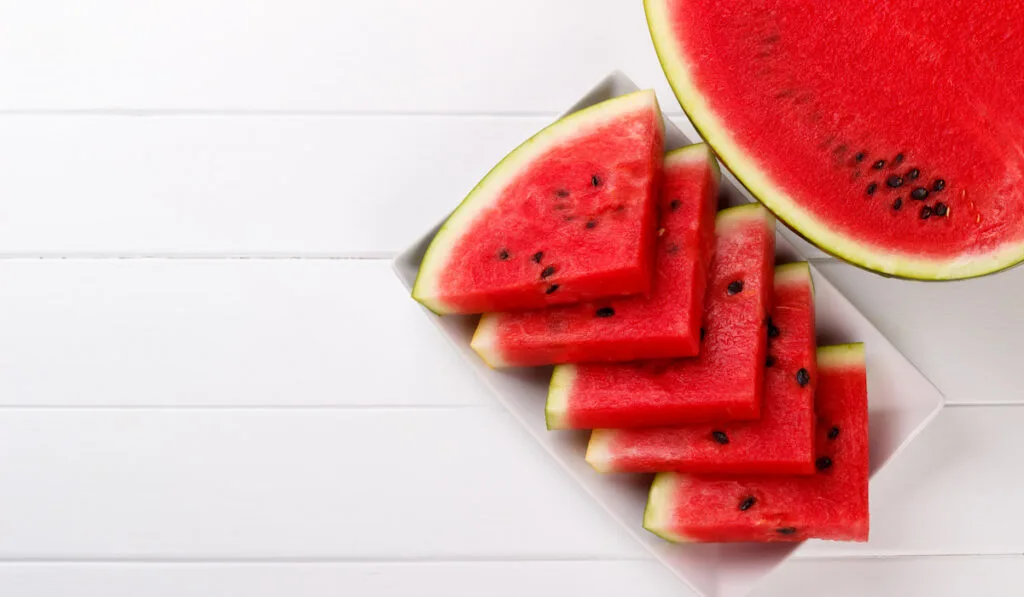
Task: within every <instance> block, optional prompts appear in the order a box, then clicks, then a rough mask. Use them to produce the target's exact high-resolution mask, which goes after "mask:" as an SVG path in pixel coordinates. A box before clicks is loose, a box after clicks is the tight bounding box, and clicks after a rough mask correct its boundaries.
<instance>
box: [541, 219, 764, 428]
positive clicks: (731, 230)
mask: <svg viewBox="0 0 1024 597" xmlns="http://www.w3.org/2000/svg"><path fill="white" fill-rule="evenodd" d="M774 257H775V219H774V218H773V217H772V215H771V213H770V212H768V210H766V209H764V208H763V207H761V206H760V205H745V206H741V207H733V208H730V209H727V210H724V211H721V212H719V213H718V215H717V217H716V218H715V251H714V256H713V257H712V260H711V268H710V272H709V276H708V287H707V293H706V297H705V306H704V327H703V329H704V332H705V333H704V340H703V345H702V346H701V352H700V355H698V356H697V357H691V358H685V359H672V360H668V359H663V360H654V361H639V362H635V363H614V364H612V363H584V364H579V365H558V366H556V367H555V372H554V375H552V378H551V388H550V390H549V392H548V401H547V409H546V418H547V424H548V428H550V429H595V428H627V427H652V426H665V425H683V424H687V423H695V422H700V421H718V420H729V419H737V420H750V419H757V418H758V417H759V416H760V414H761V392H762V386H763V379H764V374H763V372H764V362H765V344H766V339H767V338H766V336H767V328H768V326H767V319H768V313H769V309H770V306H771V305H770V299H771V287H772V264H773V261H774Z"/></svg>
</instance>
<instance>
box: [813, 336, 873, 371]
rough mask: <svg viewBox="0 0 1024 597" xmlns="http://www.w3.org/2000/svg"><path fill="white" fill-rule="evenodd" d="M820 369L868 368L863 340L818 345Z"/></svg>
mask: <svg viewBox="0 0 1024 597" xmlns="http://www.w3.org/2000/svg"><path fill="white" fill-rule="evenodd" d="M817 359H818V370H819V371H820V370H822V369H842V368H857V369H866V359H867V355H866V351H865V348H864V343H863V342H853V343H850V344H833V345H831V346H819V347H818V356H817Z"/></svg>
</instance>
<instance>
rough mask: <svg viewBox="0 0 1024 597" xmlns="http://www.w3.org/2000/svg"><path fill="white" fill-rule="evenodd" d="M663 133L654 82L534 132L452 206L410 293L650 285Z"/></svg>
mask: <svg viewBox="0 0 1024 597" xmlns="http://www.w3.org/2000/svg"><path fill="white" fill-rule="evenodd" d="M663 144H664V124H663V122H662V118H661V112H660V110H659V108H658V102H657V100H656V99H655V97H654V93H653V92H651V91H638V92H636V93H632V94H629V95H625V96H622V97H618V98H614V99H611V100H608V101H605V102H602V103H600V104H597V105H594V106H591V107H589V108H586V109H583V110H580V111H579V112H576V113H573V114H570V115H569V116H566V117H565V118H562V119H561V120H559V121H557V122H555V123H554V124H552V125H551V126H549V127H548V128H546V129H544V130H543V131H541V132H539V133H537V134H536V135H534V136H533V137H532V138H530V139H529V140H527V141H526V142H525V143H523V144H522V145H520V146H519V147H517V148H516V149H515V150H513V151H512V153H510V154H508V156H506V157H505V159H503V160H502V161H501V162H500V163H499V164H498V165H497V166H495V167H494V168H493V169H492V170H491V171H490V172H489V173H488V174H487V175H486V176H485V177H484V178H483V180H481V181H480V182H479V183H478V184H477V185H476V187H475V188H474V189H473V190H472V191H470V193H469V195H468V196H467V197H466V198H465V200H463V202H462V203H461V204H460V205H459V207H458V208H456V210H455V211H454V212H452V214H451V216H449V217H448V220H447V221H446V222H445V223H444V225H443V226H442V227H441V229H440V230H439V231H438V233H437V235H436V236H435V237H434V239H433V241H432V242H431V243H430V246H429V247H428V249H427V251H426V254H425V255H424V257H423V261H422V263H421V265H420V270H419V274H418V275H417V277H416V283H415V285H414V287H413V292H412V295H413V298H415V299H416V300H417V301H419V302H421V303H422V304H423V305H425V306H426V307H427V308H429V309H431V310H432V311H434V312H436V313H438V314H448V313H483V312H487V311H512V310H518V309H536V308H541V307H547V306H549V305H558V304H567V303H577V302H580V301H584V300H590V299H596V298H604V297H607V296H624V295H632V294H646V293H647V292H649V291H650V286H651V279H652V277H653V253H654V238H655V229H656V217H657V216H656V213H655V208H656V206H655V203H656V192H657V189H658V184H659V179H660V171H661V162H662V153H663Z"/></svg>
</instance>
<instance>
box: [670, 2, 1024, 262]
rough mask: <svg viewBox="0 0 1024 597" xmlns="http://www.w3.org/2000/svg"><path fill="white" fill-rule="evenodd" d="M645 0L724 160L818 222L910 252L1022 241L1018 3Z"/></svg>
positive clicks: (1022, 59) (1023, 53) (1022, 26)
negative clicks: (721, 133) (665, 16)
mask: <svg viewBox="0 0 1024 597" xmlns="http://www.w3.org/2000/svg"><path fill="white" fill-rule="evenodd" d="M656 1H659V2H664V4H666V6H667V7H668V13H669V14H670V15H671V23H670V24H669V25H670V27H671V29H672V30H673V32H674V33H673V36H674V38H675V40H676V42H677V43H678V44H679V46H680V47H681V53H682V55H683V56H684V57H685V59H686V61H687V62H688V63H689V64H690V74H691V78H692V79H693V83H694V85H695V86H696V88H697V89H698V90H699V93H701V95H702V99H703V100H704V101H705V102H706V104H707V108H708V109H709V110H710V111H711V112H713V113H714V114H715V115H716V116H717V119H718V121H719V124H720V125H721V126H722V127H724V128H725V129H727V134H728V136H729V137H730V139H731V140H732V141H733V142H734V143H735V144H736V146H738V149H739V150H740V151H741V152H742V154H743V155H742V157H740V156H739V155H738V154H732V153H730V152H728V151H724V150H723V147H722V146H717V147H716V149H718V150H719V151H722V152H723V155H722V157H723V159H724V160H725V162H726V163H727V164H729V165H730V166H731V165H733V164H732V163H730V162H732V160H734V159H736V160H739V159H742V160H744V161H750V162H752V163H755V164H756V167H757V168H758V169H759V170H760V171H761V172H763V173H764V174H765V175H766V176H767V177H768V178H769V179H770V180H771V181H773V183H774V184H775V185H776V186H778V187H779V188H780V190H781V191H783V192H784V193H785V194H786V195H788V196H789V197H791V198H793V200H794V201H795V202H796V204H797V205H798V206H799V207H800V208H802V209H803V210H805V211H807V212H809V213H810V214H811V215H812V216H813V217H815V218H819V219H820V220H821V225H822V226H823V227H824V228H827V229H830V230H833V231H835V232H837V233H840V234H842V235H845V236H848V237H850V238H851V239H854V240H856V241H861V242H863V243H865V244H866V245H867V247H868V249H866V250H872V251H877V252H886V251H892V252H897V253H901V254H906V255H911V256H914V257H918V258H943V257H944V258H951V257H956V256H958V255H967V256H970V255H977V254H980V253H983V252H986V251H994V250H995V249H997V248H999V247H1000V246H1003V245H1004V244H1005V243H1021V242H1024V142H1022V141H1021V139H1022V135H1021V132H1022V131H1024V102H1021V101H1020V98H1022V97H1024V77H1021V76H1019V73H1021V72H1022V71H1024V36H1022V35H1021V34H1020V32H1021V31H1024V3H1021V2H1018V1H1016V0H997V1H993V2H984V3H978V2H931V3H924V4H922V3H894V2H890V1H888V0H865V1H863V2H856V3H844V4H842V5H834V4H830V3H822V2H815V3H809V2H801V1H797V0H753V1H751V2H742V3H740V2H719V1H716V0H656ZM1011 73H1012V75H1011ZM684 103H685V102H684ZM700 124H701V123H700V122H699V118H698V126H700ZM766 131H775V132H777V133H778V134H766ZM754 191H755V193H756V192H757V189H756V188H755V189H754ZM940 203H941V205H940ZM925 208H927V210H925ZM924 212H927V213H928V214H929V216H930V217H923V216H922V215H921V214H922V213H924ZM940 212H941V215H940ZM780 215H781V216H782V217H783V218H786V214H785V213H782V212H780ZM823 248H825V249H826V250H828V249H829V247H823Z"/></svg>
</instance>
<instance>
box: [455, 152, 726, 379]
mask: <svg viewBox="0 0 1024 597" xmlns="http://www.w3.org/2000/svg"><path fill="white" fill-rule="evenodd" d="M718 179H719V172H718V162H717V160H715V156H714V154H712V153H711V152H710V151H709V150H708V147H707V145H703V144H700V145H691V146H689V147H684V148H682V149H678V150H676V151H673V152H671V153H669V154H668V155H666V156H665V163H664V167H663V174H662V183H661V192H660V198H659V204H658V205H659V208H660V209H659V212H660V214H661V218H660V223H659V228H658V232H657V248H656V250H655V267H654V281H653V285H652V288H651V294H650V296H649V297H644V296H637V297H628V298H621V299H604V300H600V301H596V302H587V303H580V304H576V305H567V306H561V307H551V308H548V309H539V310H533V311H514V312H507V313H489V314H486V315H484V316H483V317H482V318H481V319H480V324H479V325H478V326H477V329H476V334H475V335H474V336H473V342H472V346H473V349H474V350H475V351H476V352H477V353H479V354H480V356H481V357H483V359H484V360H485V361H486V362H487V363H488V364H489V365H491V366H492V367H507V366H523V365H549V364H554V363H574V362H581V361H632V360H636V359H653V358H665V357H684V356H693V355H696V354H697V352H698V348H699V342H700V324H701V317H702V315H703V313H704V288H705V287H706V285H707V268H708V265H709V262H710V260H711V250H712V248H713V244H714V218H715V207H716V205H717V202H718Z"/></svg>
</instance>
